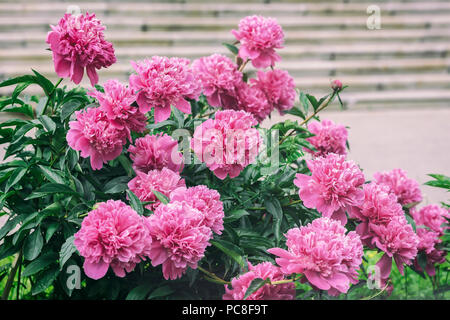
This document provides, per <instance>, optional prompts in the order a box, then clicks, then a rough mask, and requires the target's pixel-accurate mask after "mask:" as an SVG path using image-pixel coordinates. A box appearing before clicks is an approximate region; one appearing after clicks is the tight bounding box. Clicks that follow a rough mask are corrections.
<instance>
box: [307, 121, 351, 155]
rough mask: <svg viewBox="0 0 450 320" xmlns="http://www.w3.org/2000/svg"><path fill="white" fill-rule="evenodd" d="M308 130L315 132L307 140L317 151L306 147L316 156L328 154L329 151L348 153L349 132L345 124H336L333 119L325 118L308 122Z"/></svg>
mask: <svg viewBox="0 0 450 320" xmlns="http://www.w3.org/2000/svg"><path fill="white" fill-rule="evenodd" d="M308 130H309V131H310V132H311V133H313V134H314V136H313V137H310V138H307V139H306V141H308V142H309V143H311V144H312V145H313V146H314V147H315V148H316V149H317V151H313V150H310V149H308V148H304V150H305V151H307V152H309V153H311V154H312V155H313V156H315V157H321V156H326V155H327V154H329V153H336V154H341V155H346V154H347V146H346V143H347V138H348V132H347V129H346V128H345V126H343V125H341V124H335V123H334V122H333V121H331V120H327V119H323V120H322V121H320V122H318V121H313V122H310V123H308Z"/></svg>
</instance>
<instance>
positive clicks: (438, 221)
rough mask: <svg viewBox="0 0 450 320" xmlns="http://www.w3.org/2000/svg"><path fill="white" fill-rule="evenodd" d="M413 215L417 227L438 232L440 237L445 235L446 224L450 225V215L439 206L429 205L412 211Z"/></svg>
mask: <svg viewBox="0 0 450 320" xmlns="http://www.w3.org/2000/svg"><path fill="white" fill-rule="evenodd" d="M411 215H412V216H413V217H414V221H415V222H416V224H417V225H421V226H425V227H428V228H430V229H431V230H433V231H434V232H437V233H438V234H439V236H441V235H443V234H444V231H445V229H447V228H448V227H445V224H447V223H448V221H447V219H450V213H449V212H448V211H447V210H446V209H444V208H441V207H440V206H438V205H437V204H429V205H427V206H425V207H423V208H422V209H420V210H415V209H412V210H411Z"/></svg>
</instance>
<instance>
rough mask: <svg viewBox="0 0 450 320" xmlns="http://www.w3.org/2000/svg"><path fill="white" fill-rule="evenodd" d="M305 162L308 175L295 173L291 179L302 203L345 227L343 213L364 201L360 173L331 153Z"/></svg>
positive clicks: (348, 162)
mask: <svg viewBox="0 0 450 320" xmlns="http://www.w3.org/2000/svg"><path fill="white" fill-rule="evenodd" d="M306 163H307V165H308V168H309V170H310V171H311V176H308V175H306V174H300V173H299V174H297V175H296V179H295V180H294V184H295V185H296V186H297V187H299V188H300V190H299V197H300V199H301V200H302V201H303V204H304V205H305V206H306V207H307V208H312V209H316V210H317V211H319V212H320V213H322V215H323V216H324V217H329V218H333V219H336V220H339V221H341V223H342V224H344V225H345V224H346V223H347V216H346V215H345V211H347V212H348V213H349V214H352V212H353V211H354V210H355V209H356V207H358V206H359V205H361V203H362V202H363V200H364V191H363V190H362V189H361V187H362V185H363V183H364V175H363V173H362V172H361V170H360V169H359V167H358V166H357V165H356V163H354V162H353V161H346V160H345V157H344V156H342V155H337V154H334V153H330V154H328V155H327V156H326V157H319V158H316V159H314V160H307V161H306Z"/></svg>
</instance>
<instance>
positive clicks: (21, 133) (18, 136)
mask: <svg viewBox="0 0 450 320" xmlns="http://www.w3.org/2000/svg"><path fill="white" fill-rule="evenodd" d="M34 127H36V124H34V123H31V122H29V123H27V124H26V125H24V126H22V127H21V128H20V129H19V130H17V131H16V132H15V133H14V136H13V138H12V141H11V144H14V143H16V142H17V141H19V140H20V139H21V138H22V137H23V136H24V135H25V134H26V133H27V132H28V131H30V130H31V129H33V128H34Z"/></svg>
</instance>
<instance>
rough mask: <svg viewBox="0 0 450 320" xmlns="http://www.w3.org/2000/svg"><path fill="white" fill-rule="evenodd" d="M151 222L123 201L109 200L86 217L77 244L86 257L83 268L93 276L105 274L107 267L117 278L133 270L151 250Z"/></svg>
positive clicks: (75, 242)
mask: <svg viewBox="0 0 450 320" xmlns="http://www.w3.org/2000/svg"><path fill="white" fill-rule="evenodd" d="M149 228H150V224H149V223H148V221H147V219H146V218H145V217H143V216H140V215H138V214H137V213H136V212H135V211H134V210H133V209H131V207H129V206H127V205H126V204H125V203H123V202H122V201H120V200H118V201H114V200H108V201H107V202H102V203H100V204H99V205H98V207H97V209H94V210H92V211H91V212H89V213H88V215H87V216H86V217H85V218H84V219H83V222H82V223H81V229H80V230H79V231H78V232H77V233H75V240H74V244H75V246H76V247H77V249H78V252H79V253H80V255H81V256H82V257H84V259H85V260H84V264H83V269H84V272H85V273H86V275H87V276H88V277H89V278H92V279H95V280H97V279H100V278H102V277H103V276H105V274H106V272H107V271H108V268H109V267H110V266H111V268H112V270H113V271H114V273H115V274H116V275H117V276H118V277H124V276H125V271H126V272H131V271H133V269H134V267H135V266H136V264H137V263H139V262H140V261H141V260H145V259H146V256H147V255H148V254H149V253H150V247H151V243H152V238H151V237H150V234H149V230H150V229H149Z"/></svg>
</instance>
